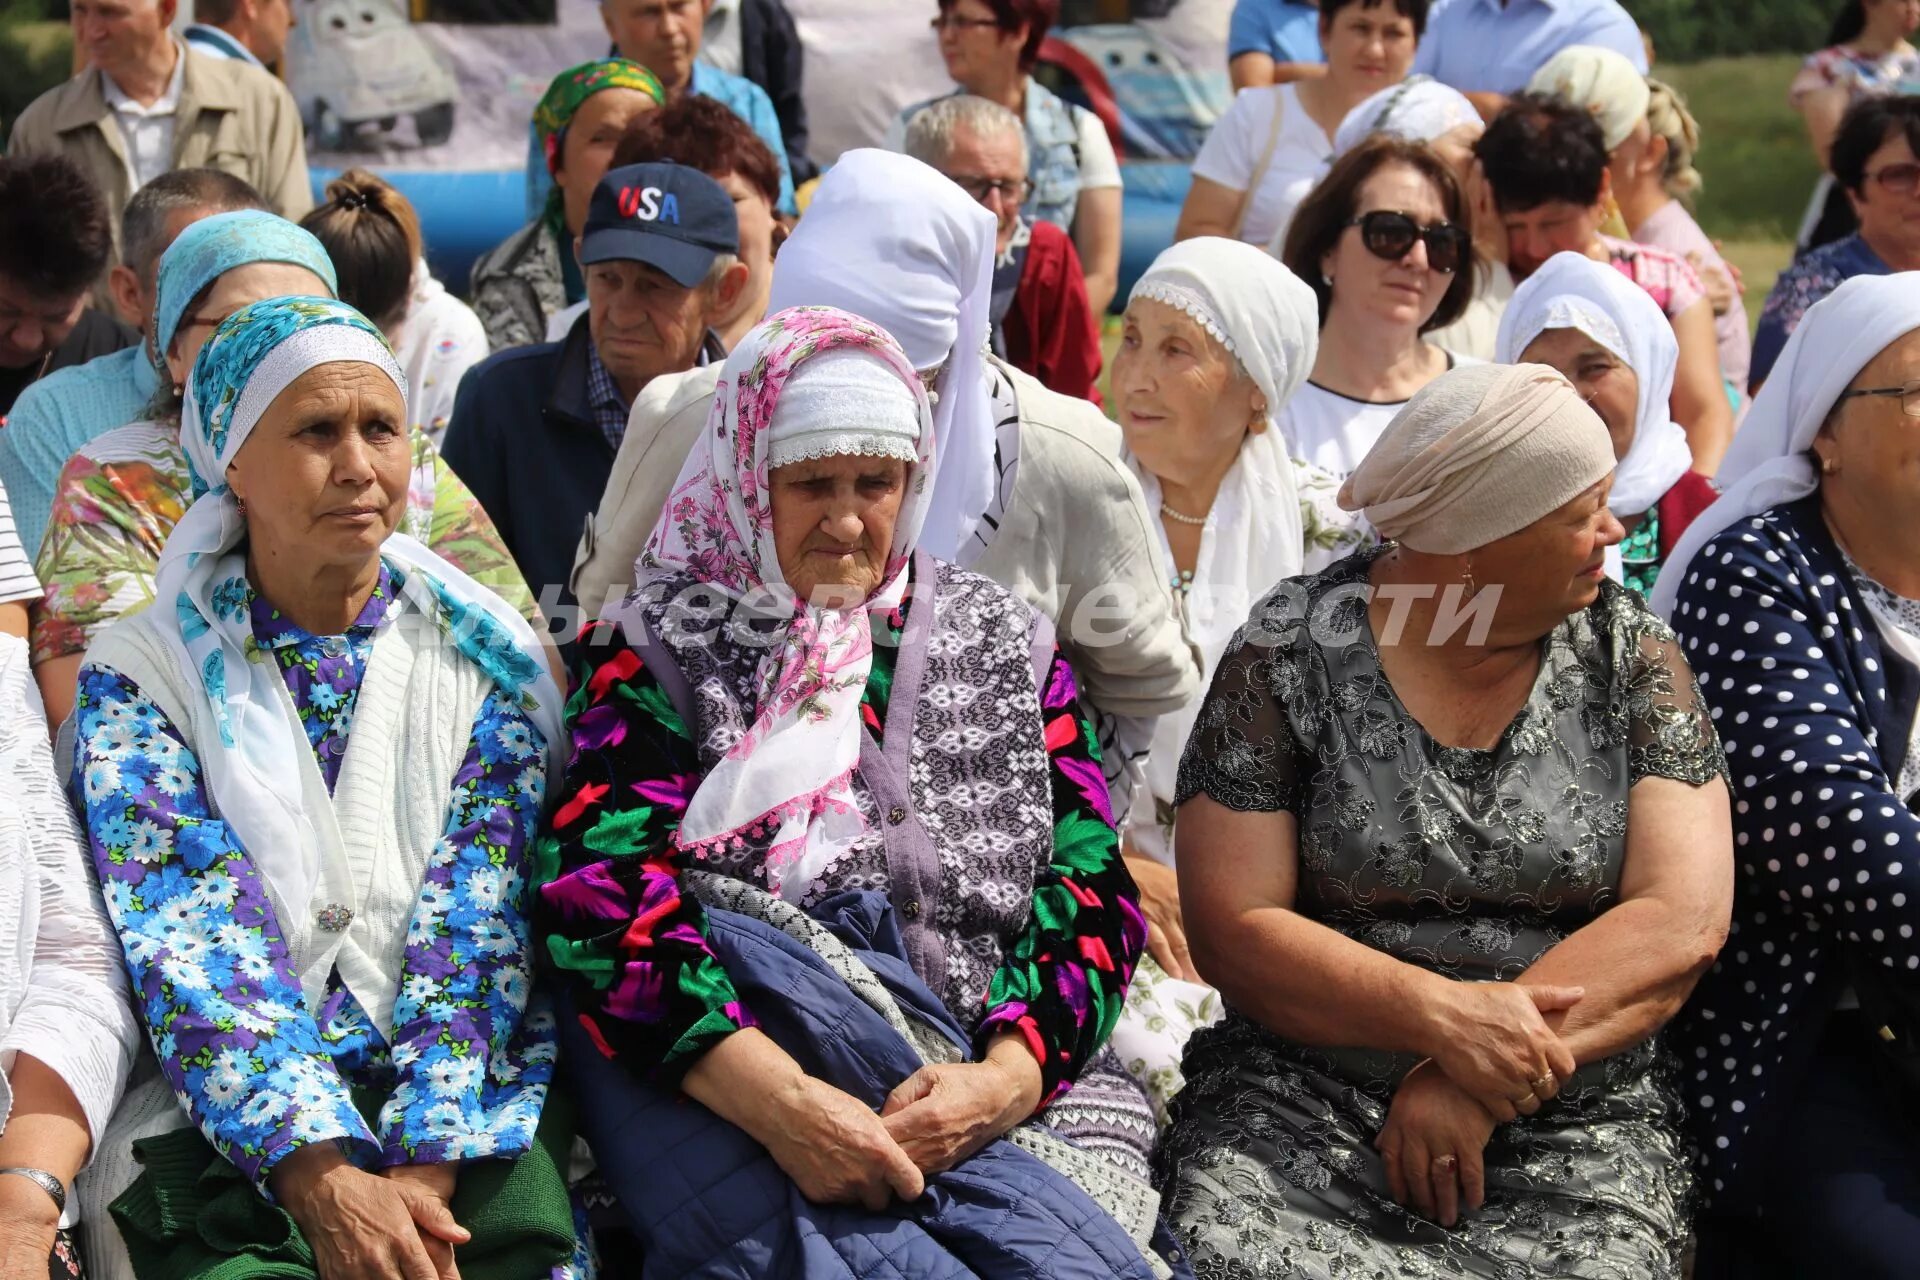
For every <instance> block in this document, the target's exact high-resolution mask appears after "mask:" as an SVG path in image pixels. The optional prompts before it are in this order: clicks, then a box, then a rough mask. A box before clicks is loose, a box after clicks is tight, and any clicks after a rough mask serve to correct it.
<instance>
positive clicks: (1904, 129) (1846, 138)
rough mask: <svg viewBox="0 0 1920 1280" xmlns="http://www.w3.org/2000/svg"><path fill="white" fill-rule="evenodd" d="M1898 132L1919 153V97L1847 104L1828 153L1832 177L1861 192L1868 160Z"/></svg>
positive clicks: (1870, 100)
mask: <svg viewBox="0 0 1920 1280" xmlns="http://www.w3.org/2000/svg"><path fill="white" fill-rule="evenodd" d="M1896 133H1901V134H1905V135H1906V139H1907V145H1908V146H1910V147H1912V148H1913V150H1914V153H1915V154H1916V155H1920V97H1915V96H1913V95H1911V94H1898V95H1894V96H1890V97H1884V98H1878V97H1877V98H1862V99H1860V100H1859V101H1858V102H1856V103H1854V104H1853V105H1852V106H1850V107H1848V108H1847V113H1846V114H1845V115H1843V116H1841V117H1840V127H1839V129H1837V130H1836V131H1835V132H1834V135H1833V149H1832V150H1831V151H1829V152H1828V153H1827V157H1828V158H1827V163H1828V167H1830V168H1831V169H1832V170H1833V180H1834V181H1835V182H1837V183H1839V184H1840V185H1841V186H1843V187H1845V188H1846V189H1847V190H1848V191H1851V192H1853V193H1854V194H1855V195H1859V194H1861V189H1862V188H1863V187H1865V186H1866V184H1867V160H1868V159H1869V158H1870V157H1871V156H1872V155H1873V153H1874V152H1876V151H1878V150H1879V149H1880V148H1881V147H1884V146H1885V145H1886V144H1887V143H1889V142H1891V141H1892V140H1893V138H1894V135H1895V134H1896Z"/></svg>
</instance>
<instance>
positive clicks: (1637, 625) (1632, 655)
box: [1620, 614, 1727, 787]
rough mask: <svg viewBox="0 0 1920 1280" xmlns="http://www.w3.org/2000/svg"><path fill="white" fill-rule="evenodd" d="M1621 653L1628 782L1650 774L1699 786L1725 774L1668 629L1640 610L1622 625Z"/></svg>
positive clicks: (1695, 687) (1689, 672)
mask: <svg viewBox="0 0 1920 1280" xmlns="http://www.w3.org/2000/svg"><path fill="white" fill-rule="evenodd" d="M1621 655H1622V665H1621V670H1620V677H1621V680H1622V682H1623V683H1624V685H1625V692H1626V704H1627V720H1628V737H1627V773H1628V785H1632V784H1633V783H1635V782H1638V781H1640V779H1642V778H1645V777H1649V776H1651V777H1659V778H1674V779H1677V780H1678V781H1680V782H1685V783H1689V784H1691V785H1693V786H1696V787H1698V786H1702V785H1704V784H1705V783H1707V782H1708V781H1710V780H1711V779H1713V778H1715V777H1725V776H1726V773H1727V758H1726V754H1725V753H1724V752H1723V751H1722V750H1721V749H1720V735H1719V733H1718V732H1716V731H1715V729H1714V727H1713V717H1712V715H1711V713H1710V712H1709V711H1708V709H1707V701H1706V699H1705V698H1703V697H1701V696H1700V686H1699V684H1698V683H1697V682H1696V681H1695V680H1694V678H1693V668H1692V667H1691V666H1690V665H1688V663H1687V660H1686V658H1685V657H1683V656H1682V655H1681V653H1680V643H1679V641H1678V640H1677V639H1676V638H1675V637H1674V634H1673V632H1672V631H1671V630H1670V629H1669V628H1668V627H1667V626H1666V625H1665V624H1664V623H1662V622H1660V621H1659V620H1658V619H1657V618H1654V617H1653V616H1652V615H1651V614H1646V615H1643V616H1642V617H1641V618H1639V619H1635V620H1634V621H1633V622H1630V623H1629V625H1628V626H1627V628H1626V632H1625V637H1624V643H1623V645H1622V647H1621Z"/></svg>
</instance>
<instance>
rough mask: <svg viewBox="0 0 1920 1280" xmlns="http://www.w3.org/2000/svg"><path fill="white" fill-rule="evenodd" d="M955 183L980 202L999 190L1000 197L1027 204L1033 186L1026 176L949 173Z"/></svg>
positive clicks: (1013, 202)
mask: <svg viewBox="0 0 1920 1280" xmlns="http://www.w3.org/2000/svg"><path fill="white" fill-rule="evenodd" d="M947 176H948V177H949V178H951V179H952V180H953V184H954V185H955V186H956V187H959V188H960V189H961V190H962V191H964V192H966V193H967V194H968V195H970V196H972V197H973V198H974V200H975V201H976V202H978V203H980V204H985V203H986V202H987V197H988V196H990V195H992V194H993V193H994V192H996V191H998V192H999V193H1000V198H1001V199H1002V200H1003V201H1005V202H1006V203H1007V204H1010V205H1020V204H1025V203H1026V200H1027V191H1028V189H1029V188H1030V187H1031V185H1032V184H1031V183H1029V182H1028V181H1027V180H1026V179H1025V178H978V177H973V176H971V175H967V174H951V173H950V174H948V175H947Z"/></svg>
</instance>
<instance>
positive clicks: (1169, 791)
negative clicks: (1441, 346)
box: [1127, 236, 1320, 861]
mask: <svg viewBox="0 0 1920 1280" xmlns="http://www.w3.org/2000/svg"><path fill="white" fill-rule="evenodd" d="M1142 300H1147V301H1152V302H1159V303H1163V304H1164V305H1166V306H1169V307H1172V308H1174V309H1175V310H1178V311H1180V312H1182V313H1184V314H1185V315H1186V316H1188V317H1189V318H1190V319H1192V320H1193V321H1194V322H1195V323H1196V324H1198V325H1199V326H1200V327H1201V328H1202V329H1204V330H1206V332H1207V334H1208V336H1209V337H1211V338H1212V339H1213V341H1215V342H1217V343H1218V344H1219V345H1220V347H1221V349H1222V350H1224V351H1225V352H1226V353H1227V354H1228V355H1229V356H1231V357H1233V359H1234V360H1235V361H1237V362H1238V363H1239V365H1240V367H1241V368H1242V369H1244V370H1245V371H1246V373H1247V375H1248V376H1249V377H1251V378H1252V379H1253V382H1254V385H1255V386H1257V387H1259V388H1260V393H1261V395H1262V396H1263V397H1264V398H1265V400H1266V415H1267V426H1266V429H1265V430H1263V431H1260V432H1257V433H1256V432H1249V433H1248V434H1247V436H1246V437H1245V438H1244V439H1243V440H1242V441H1241V444H1240V453H1239V456H1238V457H1237V458H1236V459H1235V461H1234V464H1233V466H1232V468H1231V469H1230V470H1229V471H1228V472H1227V474H1226V477H1225V478H1224V479H1223V480H1222V481H1221V483H1220V491H1219V493H1218V494H1217V495H1216V496H1215V498H1214V505H1213V509H1212V511H1211V512H1209V513H1208V516H1207V525H1206V528H1205V529H1204V530H1203V531H1202V533H1201V539H1200V557H1199V560H1198V562H1197V563H1196V565H1195V567H1194V577H1193V585H1192V588H1191V589H1190V590H1189V591H1188V593H1187V597H1186V609H1185V613H1186V621H1187V625H1188V629H1189V631H1190V633H1191V634H1190V637H1189V638H1190V639H1191V640H1192V641H1193V642H1194V643H1195V644H1196V645H1198V646H1199V648H1200V652H1201V656H1202V659H1203V661H1204V662H1205V664H1206V668H1205V669H1206V670H1207V671H1208V672H1211V671H1212V670H1213V667H1214V666H1215V665H1216V664H1217V663H1218V662H1219V660H1220V655H1221V653H1222V652H1223V651H1224V650H1225V649H1226V646H1227V642H1228V641H1229V640H1230V639H1232V637H1233V633H1234V631H1235V630H1236V629H1237V628H1238V627H1239V626H1240V625H1241V624H1242V623H1243V622H1245V621H1246V618H1247V613H1248V611H1249V610H1250V609H1251V608H1252V607H1253V605H1254V603H1255V602H1256V601H1257V600H1259V598H1260V597H1261V596H1263V595H1265V594H1266V593H1267V592H1268V591H1269V590H1270V589H1271V588H1272V587H1273V586H1274V584H1275V583H1277V582H1279V581H1280V580H1281V579H1283V578H1289V577H1292V576H1293V575H1295V574H1297V573H1299V572H1300V570H1301V568H1302V565H1303V556H1304V551H1305V547H1304V545H1303V544H1304V534H1303V532H1302V529H1301V524H1300V498H1299V494H1298V492H1297V490H1296V489H1295V488H1294V483H1293V463H1292V462H1291V460H1289V458H1288V457H1287V445H1286V441H1285V440H1284V439H1283V438H1282V437H1281V434H1280V429H1279V427H1278V425H1277V424H1278V422H1279V419H1280V413H1281V410H1282V409H1284V408H1285V407H1286V403H1287V401H1288V400H1290V399H1292V397H1293V393H1294V392H1295V391H1298V390H1299V389H1300V385H1301V383H1303V382H1305V381H1306V379H1307V375H1308V374H1309V373H1311V372H1312V371H1313V362H1314V360H1315V358H1316V357H1317V356H1318V355H1319V352H1320V313H1319V307H1318V304H1317V303H1316V301H1315V299H1314V296H1313V290H1312V289H1310V288H1308V287H1307V285H1306V284H1305V283H1303V282H1302V281H1301V280H1300V279H1299V278H1298V277H1296V276H1295V275H1294V274H1293V272H1291V271H1289V270H1287V268H1286V267H1285V266H1284V265H1283V264H1281V263H1280V262H1279V261H1278V260H1277V259H1275V258H1272V257H1270V256H1268V255H1267V254H1266V253H1264V252H1262V251H1261V250H1260V249H1258V248H1256V247H1254V246H1253V245H1250V244H1244V243H1242V242H1241V241H1238V240H1227V239H1222V238H1220V237H1216V236H1203V237H1200V238H1198V239H1193V240H1185V241H1182V242H1181V243H1179V244H1177V245H1174V246H1173V247H1172V248H1171V249H1168V250H1167V251H1166V252H1165V253H1162V254H1161V255H1160V256H1159V257H1158V258H1156V259H1154V262H1153V265H1152V266H1151V267H1149V268H1147V272H1146V274H1145V275H1143V276H1141V277H1140V280H1139V282H1138V283H1137V284H1135V285H1134V287H1133V292H1132V294H1130V295H1129V297H1128V299H1127V305H1128V306H1129V307H1132V306H1133V305H1134V304H1135V303H1137V302H1140V301H1142ZM1127 463H1128V465H1129V466H1130V467H1131V468H1132V469H1133V472H1134V474H1135V475H1136V476H1138V477H1139V479H1140V486H1141V488H1142V490H1144V491H1145V494H1146V498H1147V503H1148V506H1149V507H1150V508H1157V507H1158V506H1159V505H1160V502H1161V488H1160V481H1159V478H1158V477H1157V476H1155V475H1154V474H1153V473H1152V472H1150V471H1148V470H1147V469H1146V467H1145V466H1143V465H1142V464H1141V462H1140V460H1139V459H1138V458H1134V457H1132V456H1131V455H1129V457H1128V459H1127ZM1158 527H1159V526H1158V524H1157V522H1156V528H1158ZM1161 542H1162V550H1163V553H1164V554H1167V555H1168V556H1169V559H1168V562H1167V564H1168V569H1169V572H1171V567H1172V561H1171V558H1170V557H1171V552H1170V551H1167V550H1166V547H1165V535H1164V531H1162V538H1161ZM1199 711H1200V706H1199V702H1198V700H1196V701H1195V702H1194V703H1192V704H1190V705H1189V706H1188V707H1187V708H1185V709H1184V710H1182V711H1179V712H1176V713H1173V714H1171V715H1164V716H1161V717H1160V720H1159V723H1158V725H1157V726H1156V728H1155V731H1154V737H1153V745H1152V748H1151V750H1150V751H1149V753H1148V755H1147V766H1146V773H1147V784H1148V786H1149V787H1150V788H1151V789H1152V790H1153V793H1154V794H1155V796H1157V797H1160V798H1162V799H1165V800H1167V801H1168V802H1171V801H1172V799H1173V793H1174V774H1175V772H1176V770H1177V769H1178V767H1179V764H1180V754H1181V751H1182V750H1183V748H1184V747H1185V745H1186V738H1187V734H1188V733H1189V732H1190V731H1191V730H1192V728H1193V722H1194V718H1195V717H1196V716H1197V715H1198V714H1199ZM1136 811H1139V810H1138V809H1137V808H1136ZM1151 814H1152V806H1148V807H1147V809H1146V810H1145V812H1144V813H1143V814H1142V816H1143V817H1151ZM1150 825H1151V824H1142V825H1141V826H1136V829H1135V831H1134V836H1135V839H1136V842H1137V843H1139V844H1140V845H1141V846H1142V847H1143V849H1144V851H1146V852H1148V853H1150V854H1153V855H1154V856H1156V857H1159V858H1161V859H1163V860H1167V861H1170V860H1171V858H1172V851H1171V849H1166V848H1165V847H1164V846H1165V844H1166V838H1165V836H1164V834H1163V833H1161V832H1160V831H1159V829H1158V827H1157V826H1155V827H1152V828H1151V829H1150V830H1149V829H1144V828H1145V827H1146V826H1150Z"/></svg>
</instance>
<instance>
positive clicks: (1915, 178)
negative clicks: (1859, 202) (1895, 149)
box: [1867, 161, 1920, 196]
mask: <svg viewBox="0 0 1920 1280" xmlns="http://www.w3.org/2000/svg"><path fill="white" fill-rule="evenodd" d="M1867 181H1869V182H1877V183H1879V184H1880V189H1881V190H1882V191H1885V192H1886V193H1887V194H1889V195H1896V196H1910V195H1912V194H1913V193H1914V192H1915V191H1917V190H1920V164H1914V163H1913V162H1911V161H1902V162H1901V163H1899V164H1890V165H1887V166H1886V167H1885V168H1882V169H1878V170H1876V171H1874V172H1873V173H1870V174H1868V175H1867Z"/></svg>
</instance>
